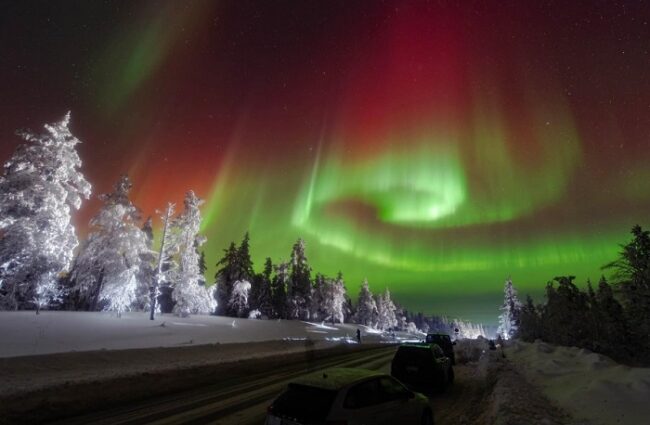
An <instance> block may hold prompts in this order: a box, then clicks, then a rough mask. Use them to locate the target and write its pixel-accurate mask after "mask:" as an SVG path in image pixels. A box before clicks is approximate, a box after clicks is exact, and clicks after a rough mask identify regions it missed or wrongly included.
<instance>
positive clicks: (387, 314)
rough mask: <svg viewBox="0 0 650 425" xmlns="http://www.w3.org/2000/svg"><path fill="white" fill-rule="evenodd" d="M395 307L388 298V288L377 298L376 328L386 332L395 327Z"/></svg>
mask: <svg viewBox="0 0 650 425" xmlns="http://www.w3.org/2000/svg"><path fill="white" fill-rule="evenodd" d="M395 311H396V307H395V304H393V300H392V299H391V297H390V291H389V290H388V288H386V290H385V291H384V293H383V294H381V295H379V296H378V297H377V313H378V324H377V328H378V329H381V330H384V331H387V330H389V329H392V328H395V327H396V326H397V317H396V316H395Z"/></svg>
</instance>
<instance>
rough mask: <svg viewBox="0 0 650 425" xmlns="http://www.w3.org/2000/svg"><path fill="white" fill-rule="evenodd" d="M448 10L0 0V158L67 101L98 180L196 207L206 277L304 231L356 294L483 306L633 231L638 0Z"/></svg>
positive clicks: (593, 271) (430, 5)
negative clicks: (226, 260) (227, 260)
mask: <svg viewBox="0 0 650 425" xmlns="http://www.w3.org/2000/svg"><path fill="white" fill-rule="evenodd" d="M459 3H461V4H463V6H462V7H461V6H453V5H451V6H450V5H449V4H448V3H446V2H424V1H421V2H418V1H412V2H380V1H350V0H345V1H344V0H340V1H329V0H328V1H325V0H323V1H257V2H252V1H239V0H237V1H235V0H232V1H221V2H216V1H215V2H212V1H210V2H203V1H194V2H184V1H166V2H165V1H151V2H134V1H124V2H110V1H103V2H100V1H75V2H71V1H56V2H45V1H2V2H0V10H2V12H1V13H0V94H1V99H2V100H1V102H0V158H1V159H2V161H4V160H6V159H7V158H8V157H9V155H10V154H11V152H12V151H13V149H14V148H15V146H16V145H17V144H18V143H19V142H20V141H19V139H18V138H17V137H15V136H14V135H13V132H14V130H15V129H17V128H23V127H31V128H40V127H41V125H42V124H43V123H44V122H51V121H55V120H58V119H59V118H61V117H62V116H63V115H64V113H65V112H66V111H67V110H68V109H71V110H72V124H71V127H72V129H73V132H74V133H75V135H77V136H78V137H79V138H80V139H81V140H83V141H84V144H83V145H80V147H79V150H80V155H81V158H82V160H83V162H84V165H83V172H84V173H85V175H86V176H87V178H88V180H89V181H90V182H91V183H92V184H93V187H94V195H96V194H99V193H101V192H105V191H107V190H109V189H110V187H111V185H112V183H113V182H114V181H115V180H116V178H117V177H118V176H119V174H120V173H128V174H129V175H130V176H131V178H132V179H133V181H134V192H133V195H134V201H135V202H136V204H137V205H138V206H140V207H141V208H142V209H143V211H144V212H145V214H152V213H153V212H154V210H155V209H157V208H163V207H164V205H165V203H166V202H167V201H174V202H180V201H181V200H182V198H183V194H184V192H185V191H186V190H188V189H194V190H195V191H196V192H197V193H198V194H199V195H200V196H202V197H203V198H205V199H206V201H207V202H206V204H205V206H204V209H203V213H204V217H205V220H204V232H205V235H206V236H207V238H208V242H207V244H206V245H205V246H206V254H207V257H208V260H209V263H210V265H211V268H210V269H209V271H208V274H209V279H212V275H213V273H214V267H213V265H214V263H215V262H216V261H217V259H218V258H219V257H220V254H221V251H222V249H224V248H225V247H226V246H227V245H228V243H229V242H230V241H231V240H237V241H239V240H241V237H242V235H243V233H244V232H245V231H247V230H249V231H250V234H251V239H252V254H253V257H254V258H253V259H254V261H255V265H256V268H257V269H258V270H259V269H261V265H262V262H263V259H264V257H266V256H270V257H271V258H272V259H273V260H274V261H279V260H281V259H287V257H288V256H289V252H290V249H291V245H292V243H293V242H294V241H295V239H297V238H298V237H299V236H302V237H303V238H305V240H306V241H307V249H308V257H309V259H310V262H311V264H312V267H313V268H314V270H315V271H321V272H324V273H326V274H330V275H333V274H335V273H336V272H338V271H339V270H341V271H342V272H343V274H344V277H345V278H346V282H347V287H348V289H349V290H350V291H351V292H352V293H353V298H356V293H357V290H358V286H359V284H360V282H361V280H362V279H363V278H364V277H367V278H368V279H369V282H370V285H371V288H372V289H374V290H379V289H383V288H384V287H385V286H388V287H390V289H391V292H392V293H393V294H394V296H395V298H397V300H398V301H400V302H401V304H403V305H404V306H405V307H407V308H409V309H412V310H422V311H425V312H427V313H441V314H451V315H454V316H462V317H465V318H468V319H477V320H485V321H492V322H493V321H495V320H496V315H497V314H498V312H497V306H498V304H499V302H500V298H501V291H502V287H503V281H504V280H505V278H506V277H508V276H509V275H511V276H512V278H513V281H514V283H515V285H516V286H517V287H518V288H519V290H520V292H522V293H531V294H533V295H538V296H539V295H540V294H541V293H542V290H543V287H544V284H545V283H546V281H548V280H549V279H551V278H553V277H554V276H557V275H562V274H573V275H577V280H578V281H579V282H584V281H586V279H587V278H588V277H591V278H592V279H598V278H599V277H600V274H601V270H600V266H602V265H603V264H605V263H607V262H609V261H611V260H612V259H613V258H614V257H615V255H616V252H617V251H618V244H619V243H623V242H625V241H626V240H628V239H629V237H628V231H629V229H630V228H631V226H632V225H633V224H636V223H638V224H641V225H644V226H648V225H650V148H649V147H650V55H649V53H648V50H649V49H650V24H649V22H650V13H649V12H650V6H648V5H647V4H646V5H643V3H642V2H628V3H625V2H595V1H588V2H579V1H577V2H567V1H558V2H523V1H517V2H477V3H475V4H472V3H471V2H459ZM525 3H529V4H525ZM542 3H543V4H542ZM98 206H99V203H98V201H97V200H93V201H91V202H88V203H86V204H85V206H84V207H83V209H82V211H81V212H80V213H79V214H77V216H76V217H75V222H76V223H78V229H79V232H80V236H83V233H84V232H85V230H86V226H87V221H88V219H89V218H90V217H91V216H92V215H93V214H94V213H95V212H96V210H97V207H98Z"/></svg>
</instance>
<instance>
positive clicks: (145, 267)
mask: <svg viewBox="0 0 650 425" xmlns="http://www.w3.org/2000/svg"><path fill="white" fill-rule="evenodd" d="M140 230H141V231H142V233H144V235H145V240H146V246H147V253H146V254H143V255H141V256H140V258H141V264H140V273H138V276H137V279H138V282H139V283H140V284H139V285H138V289H137V292H136V301H135V308H137V309H138V310H142V311H148V310H149V309H150V299H151V287H152V285H153V283H154V279H155V278H156V270H155V260H156V258H157V253H156V252H154V251H153V221H152V219H151V217H147V219H146V220H145V222H144V225H143V226H142V228H141V229H140Z"/></svg>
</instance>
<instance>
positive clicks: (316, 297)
mask: <svg viewBox="0 0 650 425" xmlns="http://www.w3.org/2000/svg"><path fill="white" fill-rule="evenodd" d="M325 285H326V278H325V276H323V275H322V274H320V273H317V274H316V277H315V278H314V287H313V289H312V296H311V308H310V317H311V318H312V319H313V320H322V319H323V317H324V316H325V310H324V307H323V302H324V297H325Z"/></svg>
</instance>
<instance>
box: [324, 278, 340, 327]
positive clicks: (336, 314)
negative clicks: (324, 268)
mask: <svg viewBox="0 0 650 425" xmlns="http://www.w3.org/2000/svg"><path fill="white" fill-rule="evenodd" d="M344 304H345V284H344V282H343V279H341V278H336V279H324V280H323V283H322V307H321V309H322V312H323V313H322V314H323V320H329V321H331V322H332V323H335V322H337V321H338V322H339V323H343V322H344V320H345V318H344V314H343V306H344Z"/></svg>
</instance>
